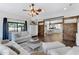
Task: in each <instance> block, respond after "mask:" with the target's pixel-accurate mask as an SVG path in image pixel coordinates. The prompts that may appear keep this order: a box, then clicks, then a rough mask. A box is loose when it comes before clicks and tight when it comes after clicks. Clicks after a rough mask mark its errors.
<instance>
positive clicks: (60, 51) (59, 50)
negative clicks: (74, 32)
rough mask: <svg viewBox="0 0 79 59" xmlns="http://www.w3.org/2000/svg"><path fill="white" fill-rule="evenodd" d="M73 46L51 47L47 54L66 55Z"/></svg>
mask: <svg viewBox="0 0 79 59" xmlns="http://www.w3.org/2000/svg"><path fill="white" fill-rule="evenodd" d="M70 49H71V47H61V48H56V49H50V50H48V51H47V54H50V55H65V54H66V53H67V52H68V51H69V50H70Z"/></svg>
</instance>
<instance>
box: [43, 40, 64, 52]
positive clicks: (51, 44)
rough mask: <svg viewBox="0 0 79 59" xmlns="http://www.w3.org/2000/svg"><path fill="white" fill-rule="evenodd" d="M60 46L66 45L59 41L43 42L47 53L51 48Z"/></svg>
mask: <svg viewBox="0 0 79 59" xmlns="http://www.w3.org/2000/svg"><path fill="white" fill-rule="evenodd" d="M60 47H65V45H64V44H63V43H60V42H58V41H56V42H42V49H43V51H44V52H45V53H47V51H48V50H50V49H56V48H60Z"/></svg>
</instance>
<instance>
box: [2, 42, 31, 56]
mask: <svg viewBox="0 0 79 59" xmlns="http://www.w3.org/2000/svg"><path fill="white" fill-rule="evenodd" d="M3 45H5V46H6V47H7V48H8V50H9V55H30V54H31V53H29V52H28V51H27V50H25V49H23V47H21V46H20V45H18V44H17V43H16V42H14V41H10V42H8V43H6V44H3Z"/></svg>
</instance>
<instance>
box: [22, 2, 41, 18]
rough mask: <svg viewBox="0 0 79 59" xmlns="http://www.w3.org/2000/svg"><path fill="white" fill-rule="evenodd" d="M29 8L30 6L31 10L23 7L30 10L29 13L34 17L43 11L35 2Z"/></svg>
mask: <svg viewBox="0 0 79 59" xmlns="http://www.w3.org/2000/svg"><path fill="white" fill-rule="evenodd" d="M29 8H30V9H29V10H27V9H23V11H29V15H31V16H32V17H33V16H35V15H39V13H40V12H42V9H40V8H36V7H35V4H33V3H32V4H31V5H29Z"/></svg>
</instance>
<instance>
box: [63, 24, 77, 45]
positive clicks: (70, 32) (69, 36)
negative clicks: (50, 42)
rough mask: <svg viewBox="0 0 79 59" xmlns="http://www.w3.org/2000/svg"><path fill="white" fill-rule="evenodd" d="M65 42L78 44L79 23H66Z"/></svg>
mask: <svg viewBox="0 0 79 59" xmlns="http://www.w3.org/2000/svg"><path fill="white" fill-rule="evenodd" d="M63 29H64V32H63V33H64V43H65V44H66V45H67V46H74V45H76V33H77V23H65V24H64V28H63Z"/></svg>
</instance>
